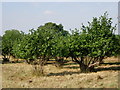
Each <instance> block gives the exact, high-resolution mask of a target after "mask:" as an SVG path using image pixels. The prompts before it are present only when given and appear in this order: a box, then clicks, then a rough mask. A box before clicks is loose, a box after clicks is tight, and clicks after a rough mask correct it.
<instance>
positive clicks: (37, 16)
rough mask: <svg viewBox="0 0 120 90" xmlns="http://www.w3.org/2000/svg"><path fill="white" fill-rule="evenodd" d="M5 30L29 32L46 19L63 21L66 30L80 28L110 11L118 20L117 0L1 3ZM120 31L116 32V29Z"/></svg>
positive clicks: (110, 15) (48, 20) (3, 29)
mask: <svg viewBox="0 0 120 90" xmlns="http://www.w3.org/2000/svg"><path fill="white" fill-rule="evenodd" d="M1 5H2V32H1V33H0V34H3V33H4V31H5V30H11V29H17V30H21V31H24V32H25V33H28V31H29V30H30V29H32V28H34V29H37V27H39V26H40V25H44V24H45V23H47V22H53V23H57V24H62V25H63V26H64V29H65V30H68V31H69V30H70V29H75V28H77V29H80V28H81V25H82V23H83V24H84V25H87V22H88V21H92V18H93V17H99V16H101V15H103V13H104V12H105V11H107V12H108V14H109V17H112V18H113V25H114V24H117V23H118V19H117V16H118V3H117V2H2V4H0V6H1ZM116 32H117V31H116Z"/></svg>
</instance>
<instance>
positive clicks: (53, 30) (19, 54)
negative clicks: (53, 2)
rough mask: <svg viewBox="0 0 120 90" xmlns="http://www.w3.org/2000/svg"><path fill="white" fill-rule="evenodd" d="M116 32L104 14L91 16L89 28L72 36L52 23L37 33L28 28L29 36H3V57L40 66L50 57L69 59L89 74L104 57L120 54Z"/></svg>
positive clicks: (11, 32)
mask: <svg viewBox="0 0 120 90" xmlns="http://www.w3.org/2000/svg"><path fill="white" fill-rule="evenodd" d="M115 29H116V26H112V19H111V18H109V17H108V14H107V13H104V15H103V16H100V17H99V18H96V17H94V18H93V20H92V22H88V26H84V25H82V28H81V29H80V30H78V29H75V30H71V33H69V32H68V31H66V30H64V29H63V26H62V25H61V24H59V25H57V24H55V23H52V22H49V23H46V24H45V25H43V26H40V27H38V28H37V30H34V29H31V30H29V33H28V34H25V33H24V32H19V31H18V30H7V31H5V34H4V35H3V37H2V55H3V56H4V60H7V59H9V56H14V57H15V58H21V59H26V60H27V61H30V60H35V61H37V60H39V64H40V65H41V66H43V65H44V63H45V61H48V60H49V59H50V58H54V59H55V60H56V61H58V62H59V61H61V60H63V59H64V58H65V57H66V58H68V57H71V58H72V60H73V61H74V62H76V63H78V64H79V66H80V70H81V72H91V71H94V67H95V65H96V64H97V63H99V64H100V63H101V62H102V60H103V59H104V58H106V57H110V56H116V55H118V54H119V53H120V35H115V34H114V31H115Z"/></svg>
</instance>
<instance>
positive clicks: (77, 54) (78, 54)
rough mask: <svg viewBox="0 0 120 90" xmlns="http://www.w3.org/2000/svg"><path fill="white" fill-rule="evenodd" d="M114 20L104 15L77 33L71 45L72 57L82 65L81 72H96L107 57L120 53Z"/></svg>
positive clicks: (73, 35) (72, 38) (94, 19)
mask: <svg viewBox="0 0 120 90" xmlns="http://www.w3.org/2000/svg"><path fill="white" fill-rule="evenodd" d="M111 20H112V19H111V18H108V14H107V13H104V15H103V16H101V17H99V18H96V17H95V18H93V21H92V22H91V23H90V22H88V24H89V25H88V26H84V25H82V32H81V33H80V32H79V31H75V32H74V33H73V34H72V36H71V40H70V43H69V51H70V56H71V57H72V58H73V61H75V62H77V63H78V64H79V65H80V69H81V72H91V71H94V66H95V65H96V64H99V63H100V62H101V61H102V60H103V59H104V58H105V57H110V56H114V55H115V54H117V52H118V42H117V41H118V39H117V38H116V35H115V34H114V30H115V27H112V21H111Z"/></svg>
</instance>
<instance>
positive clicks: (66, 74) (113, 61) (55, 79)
mask: <svg viewBox="0 0 120 90" xmlns="http://www.w3.org/2000/svg"><path fill="white" fill-rule="evenodd" d="M0 65H1V64H0ZM0 67H1V66H0ZM96 70H97V72H92V73H87V74H86V73H80V69H79V66H78V65H77V64H75V63H73V62H69V63H67V64H66V65H64V66H63V68H57V67H55V66H54V65H52V64H48V65H46V66H44V71H45V76H34V75H33V73H32V66H31V65H28V64H26V63H9V64H3V65H2V88H118V86H119V85H118V72H119V73H120V71H119V70H120V62H118V59H117V58H107V59H106V60H105V64H102V65H101V66H99V67H97V68H96Z"/></svg>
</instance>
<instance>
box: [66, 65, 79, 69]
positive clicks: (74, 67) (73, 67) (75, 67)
mask: <svg viewBox="0 0 120 90" xmlns="http://www.w3.org/2000/svg"><path fill="white" fill-rule="evenodd" d="M64 68H68V69H78V68H80V67H79V66H68V67H64Z"/></svg>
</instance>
